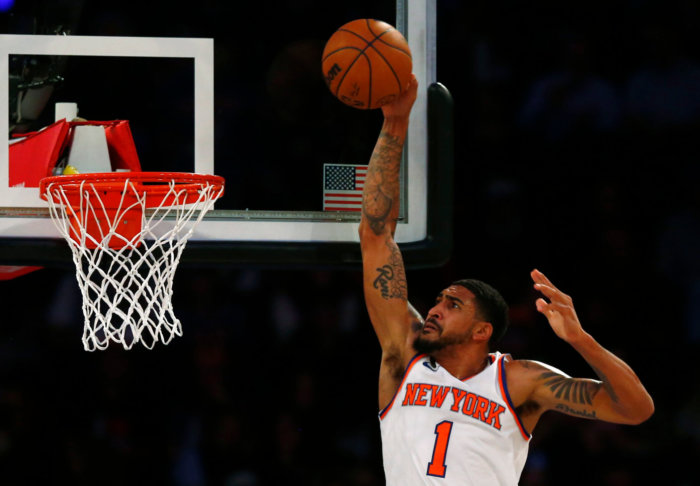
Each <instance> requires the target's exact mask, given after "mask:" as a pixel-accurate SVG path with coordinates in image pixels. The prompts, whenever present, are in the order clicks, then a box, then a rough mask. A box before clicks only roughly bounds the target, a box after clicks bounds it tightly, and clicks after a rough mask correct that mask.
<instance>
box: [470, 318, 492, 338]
mask: <svg viewBox="0 0 700 486" xmlns="http://www.w3.org/2000/svg"><path fill="white" fill-rule="evenodd" d="M491 334H493V326H492V325H491V323H490V322H485V321H480V322H478V323H477V324H476V326H475V327H474V333H473V334H472V337H473V338H474V340H475V341H478V342H486V343H487V342H488V341H489V339H491Z"/></svg>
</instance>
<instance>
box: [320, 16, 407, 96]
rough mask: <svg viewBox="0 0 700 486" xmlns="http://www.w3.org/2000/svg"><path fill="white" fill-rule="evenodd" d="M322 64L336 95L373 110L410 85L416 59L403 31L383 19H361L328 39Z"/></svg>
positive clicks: (349, 23) (340, 29) (346, 25)
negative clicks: (412, 56)
mask: <svg viewBox="0 0 700 486" xmlns="http://www.w3.org/2000/svg"><path fill="white" fill-rule="evenodd" d="M321 67H322V69H323V75H324V76H325V79H326V84H327V85H328V88H329V89H330V90H331V93H333V95H334V96H335V97H337V98H338V99H339V100H340V101H342V102H343V103H345V104H346V105H349V106H352V107H353V108H359V109H363V110H367V109H370V110H371V109H374V108H379V107H380V106H382V105H385V104H387V103H391V102H392V101H393V100H394V99H395V98H396V97H397V96H398V95H400V94H401V93H402V92H403V91H404V90H405V89H406V86H407V85H408V82H409V80H410V77H411V73H412V71H413V62H412V59H411V50H410V49H409V47H408V42H406V38H405V37H404V36H403V35H402V34H401V32H399V31H398V30H396V29H395V28H394V27H392V26H391V25H389V24H387V23H386V22H382V21H380V20H374V19H358V20H353V21H352V22H348V23H347V24H345V25H343V26H342V27H340V28H339V29H338V30H337V31H335V33H334V34H333V35H332V36H331V37H330V38H329V39H328V42H326V47H325V49H324V50H323V56H322V61H321Z"/></svg>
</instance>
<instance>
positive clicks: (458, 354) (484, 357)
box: [432, 346, 488, 380]
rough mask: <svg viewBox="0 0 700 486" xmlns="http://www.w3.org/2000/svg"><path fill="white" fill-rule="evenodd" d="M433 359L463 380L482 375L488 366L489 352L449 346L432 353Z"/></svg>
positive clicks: (484, 349) (470, 347)
mask: <svg viewBox="0 0 700 486" xmlns="http://www.w3.org/2000/svg"><path fill="white" fill-rule="evenodd" d="M432 357H433V358H435V361H437V362H438V363H439V364H440V366H442V367H443V368H445V369H446V370H447V371H448V372H449V373H450V374H451V375H452V376H454V377H457V378H459V379H461V380H463V379H465V378H469V377H470V376H474V375H476V374H478V373H480V372H481V371H482V370H483V369H484V368H486V365H487V364H488V350H487V349H486V348H483V347H476V346H467V347H462V346H448V347H447V348H444V349H441V350H439V351H436V352H435V353H432Z"/></svg>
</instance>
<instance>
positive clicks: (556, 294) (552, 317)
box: [530, 270, 585, 343]
mask: <svg viewBox="0 0 700 486" xmlns="http://www.w3.org/2000/svg"><path fill="white" fill-rule="evenodd" d="M530 276H531V277H532V281H533V282H535V285H534V287H535V290H537V291H538V292H540V293H541V294H542V295H544V296H545V297H546V298H547V300H545V299H543V298H542V297H540V298H539V299H537V300H536V301H535V306H536V307H537V310H538V311H539V312H540V313H541V314H543V315H544V316H545V317H546V318H547V320H548V321H549V325H550V326H551V327H552V330H553V331H554V333H555V334H556V335H557V336H559V337H560V338H561V339H563V340H564V341H566V342H567V343H573V342H574V341H576V340H577V339H579V338H580V337H582V336H583V335H584V334H585V333H584V331H583V328H582V327H581V323H580V322H579V320H578V316H577V315H576V310H575V309H574V303H573V300H572V299H571V297H569V296H568V295H566V294H565V293H564V292H562V291H561V290H559V289H558V288H556V287H555V286H554V285H553V284H552V282H550V281H549V279H548V278H547V277H545V276H544V274H543V273H542V272H540V271H539V270H533V271H532V272H530Z"/></svg>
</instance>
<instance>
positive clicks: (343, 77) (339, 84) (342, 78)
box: [335, 48, 372, 107]
mask: <svg viewBox="0 0 700 486" xmlns="http://www.w3.org/2000/svg"><path fill="white" fill-rule="evenodd" d="M365 50H366V48H365V49H362V50H361V51H360V52H359V53H358V54H357V56H355V59H353V60H352V62H351V63H350V65H349V66H348V67H347V68H346V69H345V72H344V73H343V75H342V76H341V77H340V79H339V80H338V86H336V87H335V95H336V96H338V92H339V91H340V87H341V86H342V85H343V81H345V76H347V75H348V73H349V72H350V70H351V69H352V67H353V66H354V65H355V63H356V62H357V60H358V59H359V58H360V56H364V57H365V58H367V54H365ZM367 66H368V70H369V80H370V82H369V92H370V99H369V103H368V104H367V106H368V107H369V106H370V105H371V104H372V97H371V93H372V63H371V62H370V60H369V59H367Z"/></svg>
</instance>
